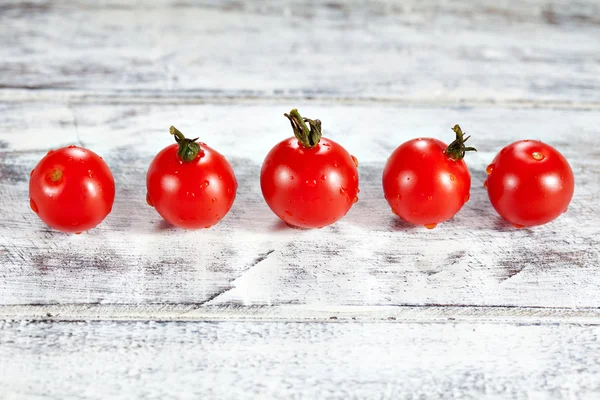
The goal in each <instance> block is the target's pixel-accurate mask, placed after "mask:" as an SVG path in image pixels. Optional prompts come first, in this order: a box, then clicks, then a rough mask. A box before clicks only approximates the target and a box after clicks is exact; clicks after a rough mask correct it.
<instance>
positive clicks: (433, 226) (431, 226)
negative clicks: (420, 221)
mask: <svg viewBox="0 0 600 400" xmlns="http://www.w3.org/2000/svg"><path fill="white" fill-rule="evenodd" d="M424 226H425V228H427V229H433V228H435V227H436V226H437V224H425V225H424Z"/></svg>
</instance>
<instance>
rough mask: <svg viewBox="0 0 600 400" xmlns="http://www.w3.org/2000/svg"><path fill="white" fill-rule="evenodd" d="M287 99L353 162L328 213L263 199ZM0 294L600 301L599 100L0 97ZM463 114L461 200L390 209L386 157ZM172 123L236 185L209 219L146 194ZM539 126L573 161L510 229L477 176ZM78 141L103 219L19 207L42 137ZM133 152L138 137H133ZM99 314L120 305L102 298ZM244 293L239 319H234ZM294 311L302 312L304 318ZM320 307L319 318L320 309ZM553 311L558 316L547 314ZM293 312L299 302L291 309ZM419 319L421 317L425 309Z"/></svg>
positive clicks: (278, 301)
mask: <svg viewBox="0 0 600 400" xmlns="http://www.w3.org/2000/svg"><path fill="white" fill-rule="evenodd" d="M292 105H298V106H299V107H300V109H301V110H302V111H303V113H304V114H305V115H308V116H314V117H319V118H321V119H322V120H323V127H324V132H325V135H326V136H328V137H331V138H332V139H334V140H336V141H338V142H341V143H343V144H344V145H345V146H346V148H347V149H348V150H349V151H350V152H351V153H353V154H355V155H356V156H357V157H358V159H359V160H360V162H361V164H360V166H359V173H360V179H361V183H360V186H361V193H360V201H359V202H358V203H357V204H356V205H355V206H354V207H353V209H352V210H351V211H350V213H349V214H348V215H347V216H346V218H344V219H343V220H341V221H340V222H338V223H336V224H335V225H333V226H330V227H327V228H324V229H321V230H310V231H299V230H292V229H289V228H287V227H286V226H285V225H283V224H282V223H281V222H280V221H279V220H278V219H277V218H276V217H275V216H274V215H273V214H272V213H271V212H270V210H269V209H268V207H267V206H266V204H265V203H264V201H263V199H262V196H261V193H260V187H259V184H258V176H259V170H260V164H261V162H262V160H263V157H264V155H265V154H266V153H267V152H268V150H269V149H270V148H271V147H272V146H273V145H274V144H275V143H276V142H278V141H279V140H281V139H282V138H285V137H287V136H289V135H290V134H291V133H290V128H289V125H288V123H287V121H286V120H285V118H284V117H283V116H282V112H284V111H286V110H289V108H291V106H292ZM0 110H1V111H0V120H2V121H3V125H2V126H3V130H2V132H1V133H0V139H1V140H2V146H3V149H2V150H0V155H1V157H2V163H0V165H1V170H0V203H1V204H3V206H2V207H0V221H2V225H1V227H0V277H1V279H0V304H2V305H28V304H41V305H62V304H64V305H75V306H76V305H78V304H100V305H106V304H120V305H131V306H132V307H131V309H130V310H129V311H126V312H125V314H127V313H128V312H129V313H133V314H135V311H132V310H135V306H136V305H149V304H162V305H164V304H183V305H185V304H192V305H196V306H198V307H205V306H206V307H208V306H223V307H229V306H232V305H241V306H256V305H263V306H281V305H287V304H295V305H305V306H307V308H306V309H308V310H310V307H311V306H315V308H316V309H318V308H319V307H321V308H322V307H328V306H331V307H339V306H395V305H398V306H403V305H408V306H413V305H432V306H443V305H457V306H524V307H559V308H565V307H566V308H570V307H590V308H598V307H600V295H599V293H600V290H599V289H600V273H599V272H600V271H599V268H600V262H599V261H600V246H599V240H600V217H599V216H598V215H597V214H596V213H595V212H594V210H595V209H596V206H597V204H598V192H599V191H598V188H599V186H598V185H599V183H600V182H599V181H598V178H597V177H598V176H599V174H600V157H599V156H598V155H599V153H598V150H597V149H598V148H599V145H600V143H599V136H598V128H597V127H598V126H600V124H599V122H600V112H598V111H593V110H590V111H587V112H583V111H577V110H546V109H529V110H520V109H511V108H487V107H479V108H468V107H450V108H435V107H422V108H417V107H406V108H399V107H396V106H383V105H377V106H371V107H369V106H348V105H341V106H334V105H330V104H326V103H322V104H318V103H316V102H312V103H299V104H281V105H278V106H273V105H264V106H263V105H253V106H250V105H236V104H230V105H222V104H221V105H171V106H169V105H164V104H156V105H153V104H129V105H128V104H112V105H111V104H93V103H87V102H86V103H70V104H61V103H43V102H34V103H1V105H0ZM456 122H459V123H461V124H462V125H463V127H464V128H465V130H466V131H467V132H468V133H469V134H473V139H472V142H473V145H475V146H477V147H478V148H479V152H477V153H474V154H470V155H469V158H468V161H467V162H468V165H469V167H470V169H471V173H472V178H473V187H472V192H471V200H470V201H469V203H467V205H466V206H465V207H464V209H463V210H462V211H461V212H460V213H459V214H458V215H457V216H456V217H455V218H454V219H453V220H452V221H450V222H448V223H445V224H442V225H441V226H440V227H438V228H436V229H434V230H432V231H428V230H425V229H423V228H411V227H408V226H406V225H405V224H403V223H401V222H400V221H399V220H398V219H397V218H396V217H394V216H393V215H392V214H391V212H390V210H389V207H388V206H387V203H386V202H385V200H384V199H383V195H382V192H381V186H380V177H381V172H382V169H383V164H384V162H385V159H386V157H387V156H388V155H389V154H390V153H391V151H392V150H393V149H394V148H395V146H396V145H398V144H399V143H401V142H402V141H404V140H407V139H409V138H413V137H419V136H423V137H427V136H436V137H439V138H441V139H443V140H446V141H449V140H450V139H451V138H452V132H451V131H450V129H449V127H450V126H452V125H453V124H454V123H456ZM170 124H175V125H177V126H179V127H180V128H181V129H182V131H183V132H187V133H189V134H197V135H199V136H201V137H202V139H203V140H204V141H205V142H207V143H208V144H209V145H211V146H213V147H214V148H216V149H218V150H220V151H221V152H223V153H224V154H225V155H226V157H228V158H229V160H230V161H231V163H232V165H233V167H234V169H235V171H236V174H237V177H238V181H239V191H238V197H237V199H236V202H235V204H234V206H233V208H232V210H231V212H230V214H229V215H228V216H227V217H226V218H224V219H223V221H222V222H221V223H220V224H218V225H217V226H215V227H213V228H211V229H209V230H202V231H194V232H184V231H179V230H175V229H171V228H169V227H168V226H166V225H165V224H164V223H163V222H162V221H161V219H160V217H159V216H158V214H156V213H155V211H154V210H153V209H152V208H150V207H148V206H147V205H146V204H145V173H146V168H147V166H148V164H149V162H150V160H151V159H152V157H153V156H154V154H156V152H157V151H158V150H159V149H161V148H162V147H164V146H165V145H167V144H169V143H170V141H171V140H172V138H171V137H170V135H169V134H168V132H167V128H168V126H169V125H170ZM525 137H529V138H531V139H544V141H547V142H549V143H551V144H553V145H555V146H556V147H557V148H559V149H560V151H562V152H563V154H564V155H565V156H566V157H567V158H568V159H569V160H570V162H571V165H572V167H573V170H574V172H575V176H576V190H575V196H574V198H573V202H572V204H571V206H570V208H569V212H567V213H566V214H564V215H563V216H561V217H560V219H559V220H557V221H556V222H554V223H551V224H549V225H546V226H542V227H538V228H534V229H525V230H514V229H512V228H511V227H507V226H506V225H505V224H504V223H503V222H502V221H501V220H500V218H499V217H498V216H497V215H496V214H495V212H494V210H493V209H492V207H491V206H490V204H489V202H488V199H487V195H486V193H485V190H484V189H483V187H482V181H483V179H484V178H485V172H484V170H485V167H486V165H487V164H488V163H489V162H490V161H491V159H492V158H493V157H494V155H495V153H496V152H497V151H499V150H500V149H501V147H502V146H504V145H506V144H508V143H509V142H511V141H513V140H516V139H522V138H525ZM71 143H75V144H83V145H85V146H87V147H89V148H92V149H94V150H95V151H97V152H98V153H100V154H101V155H102V156H103V157H104V158H105V159H106V160H107V162H108V164H109V165H110V167H111V168H112V170H113V173H114V175H115V178H116V182H117V198H116V201H115V205H114V208H113V212H112V214H111V215H110V216H109V217H108V218H107V220H106V221H105V222H104V223H103V224H102V225H100V226H99V227H98V228H97V229H94V230H92V231H90V232H89V233H86V234H83V235H79V236H77V235H65V234H61V233H57V232H53V231H51V230H49V229H47V228H46V227H45V226H44V225H43V224H42V223H41V222H40V221H39V220H38V219H37V217H36V216H35V214H33V213H32V212H31V210H29V206H28V199H27V190H28V189H27V187H28V186H27V185H28V183H27V180H28V174H29V171H30V169H31V168H32V167H33V166H34V165H35V164H36V162H37V160H38V159H39V158H40V157H42V155H43V154H45V152H46V151H47V150H48V149H49V148H55V147H58V146H62V145H68V144H71ZM131 149H133V150H131ZM98 310H99V312H102V313H106V314H102V315H99V317H105V318H111V317H114V318H119V313H120V312H121V311H122V310H121V311H119V310H115V311H114V312H111V311H110V307H106V308H104V307H101V308H98ZM243 315H244V312H243V307H242V308H240V318H243ZM303 315H304V316H303V318H304V317H307V314H306V313H305V314H303ZM319 315H321V314H319ZM556 315H559V314H556ZM288 317H289V318H290V319H294V317H295V316H294V315H293V314H291V315H289V316H288ZM425 319H426V318H425Z"/></svg>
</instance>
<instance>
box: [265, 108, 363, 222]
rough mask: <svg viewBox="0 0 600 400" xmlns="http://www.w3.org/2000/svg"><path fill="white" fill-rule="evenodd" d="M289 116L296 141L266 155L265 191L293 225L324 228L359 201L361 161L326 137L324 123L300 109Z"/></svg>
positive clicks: (278, 212) (274, 208)
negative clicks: (303, 113) (322, 124)
mask: <svg viewBox="0 0 600 400" xmlns="http://www.w3.org/2000/svg"><path fill="white" fill-rule="evenodd" d="M285 116H286V117H287V118H288V119H289V120H290V122H291V124H292V128H293V130H294V135H295V137H291V138H288V139H285V140H284V141H282V142H280V143H279V144H277V145H276V146H275V147H273V149H272V150H271V151H270V152H269V154H267V157H266V158H265V161H264V163H263V165H262V170H261V173H260V186H261V189H262V193H263V196H264V198H265V201H266V202H267V204H268V205H269V207H270V208H271V210H272V211H273V212H274V213H275V214H276V215H277V216H278V217H279V218H281V219H282V220H284V221H285V222H286V223H287V224H288V225H292V226H296V227H301V228H322V227H324V226H326V225H329V224H332V223H334V222H335V221H337V220H339V219H340V218H342V217H343V216H344V215H346V213H347V212H348V210H350V208H351V207H352V205H353V204H354V203H356V202H357V201H358V197H357V195H358V192H359V189H358V169H357V166H358V161H357V160H356V158H355V157H353V156H351V155H350V154H349V153H348V152H347V151H346V150H345V149H344V148H343V147H342V146H340V145H339V144H337V143H336V142H334V141H333V140H330V139H326V138H323V137H321V121H319V120H311V119H307V118H302V117H301V116H300V114H299V113H298V110H296V109H294V110H292V111H291V112H290V114H285ZM306 123H308V124H309V126H310V129H309V128H308V127H307V126H306Z"/></svg>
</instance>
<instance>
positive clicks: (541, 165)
mask: <svg viewBox="0 0 600 400" xmlns="http://www.w3.org/2000/svg"><path fill="white" fill-rule="evenodd" d="M486 171H487V173H488V175H489V176H488V178H487V180H486V182H485V183H484V186H485V187H486V188H487V191H488V196H489V197H490V201H491V202H492V205H493V206H494V208H495V209H496V211H497V212H498V214H500V215H501V216H502V218H504V219H505V220H507V221H509V222H510V223H512V224H513V225H515V226H516V227H517V228H523V227H525V226H534V225H542V224H545V223H547V222H550V221H552V220H553V219H555V218H556V217H558V216H559V215H560V214H562V213H563V212H565V211H567V207H568V206H569V203H570V202H571V198H572V197H573V190H574V188H575V180H574V178H573V171H572V170H571V167H570V166H569V163H568V162H567V160H566V159H565V158H564V157H563V156H562V154H560V153H559V152H558V151H557V150H556V149H555V148H554V147H552V146H550V145H548V144H545V143H542V142H540V141H537V140H521V141H518V142H514V143H512V144H509V145H508V146H506V147H505V148H503V149H502V150H501V151H500V153H498V155H497V156H496V158H494V160H493V161H492V163H491V164H490V165H489V166H488V167H487V169H486Z"/></svg>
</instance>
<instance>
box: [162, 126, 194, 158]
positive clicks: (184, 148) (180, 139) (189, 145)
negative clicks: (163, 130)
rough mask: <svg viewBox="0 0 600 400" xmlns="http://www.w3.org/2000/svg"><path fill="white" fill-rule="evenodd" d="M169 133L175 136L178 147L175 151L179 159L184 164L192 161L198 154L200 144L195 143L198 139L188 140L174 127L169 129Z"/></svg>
mask: <svg viewBox="0 0 600 400" xmlns="http://www.w3.org/2000/svg"><path fill="white" fill-rule="evenodd" d="M169 132H170V133H171V135H174V136H175V141H176V142H177V144H178V145H179V150H177V154H178V155H179V157H180V158H181V159H182V160H183V161H185V162H190V161H194V159H195V158H196V157H198V153H200V144H199V143H198V142H196V140H198V138H195V139H188V138H186V137H185V136H184V135H183V133H181V132H180V131H179V130H178V129H177V128H175V127H174V126H171V128H169Z"/></svg>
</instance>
